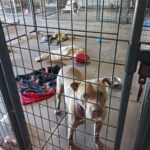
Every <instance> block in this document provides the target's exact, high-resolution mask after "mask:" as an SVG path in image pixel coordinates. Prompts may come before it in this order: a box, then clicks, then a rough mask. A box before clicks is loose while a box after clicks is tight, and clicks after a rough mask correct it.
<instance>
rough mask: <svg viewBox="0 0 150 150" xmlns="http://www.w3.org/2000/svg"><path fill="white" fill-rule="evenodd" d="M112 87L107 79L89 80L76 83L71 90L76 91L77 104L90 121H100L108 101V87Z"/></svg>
mask: <svg viewBox="0 0 150 150" xmlns="http://www.w3.org/2000/svg"><path fill="white" fill-rule="evenodd" d="M107 84H108V85H111V82H110V81H109V80H108V79H107V78H100V79H99V81H98V82H97V80H88V81H86V82H74V83H72V84H71V88H72V89H73V90H74V91H75V95H76V100H77V103H79V105H80V106H81V107H82V109H83V110H84V111H85V117H86V118H88V119H98V118H100V117H102V115H103V113H104V110H105V107H104V106H105V103H106V100H107V95H106V85H107Z"/></svg>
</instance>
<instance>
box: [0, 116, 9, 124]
mask: <svg viewBox="0 0 150 150" xmlns="http://www.w3.org/2000/svg"><path fill="white" fill-rule="evenodd" d="M0 122H2V123H6V124H10V121H9V117H8V114H6V115H4V116H3V118H2V119H1V120H0Z"/></svg>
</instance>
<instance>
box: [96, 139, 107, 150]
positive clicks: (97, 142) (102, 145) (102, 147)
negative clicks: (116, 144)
mask: <svg viewBox="0 0 150 150" xmlns="http://www.w3.org/2000/svg"><path fill="white" fill-rule="evenodd" d="M95 146H96V148H97V149H99V150H104V149H105V146H104V144H103V143H102V142H101V141H99V140H98V141H96V142H95Z"/></svg>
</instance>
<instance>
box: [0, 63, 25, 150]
mask: <svg viewBox="0 0 150 150" xmlns="http://www.w3.org/2000/svg"><path fill="white" fill-rule="evenodd" d="M0 73H1V75H0V89H1V92H2V95H3V99H4V102H5V106H6V109H7V111H8V115H9V119H10V121H11V125H12V127H13V131H14V133H15V135H16V139H17V142H18V144H19V147H20V149H25V147H24V144H23V140H22V136H21V134H20V131H19V130H18V128H19V127H18V122H17V118H16V116H15V113H14V108H13V104H12V102H11V97H10V95H9V90H8V89H7V86H6V82H5V78H4V75H3V70H2V66H1V64H0Z"/></svg>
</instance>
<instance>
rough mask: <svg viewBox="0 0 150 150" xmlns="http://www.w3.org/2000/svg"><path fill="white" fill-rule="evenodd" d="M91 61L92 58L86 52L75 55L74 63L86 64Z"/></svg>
mask: <svg viewBox="0 0 150 150" xmlns="http://www.w3.org/2000/svg"><path fill="white" fill-rule="evenodd" d="M89 59H90V57H89V56H88V55H87V54H85V53H84V52H76V53H74V61H75V62H78V63H85V62H86V61H87V60H89Z"/></svg>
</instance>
